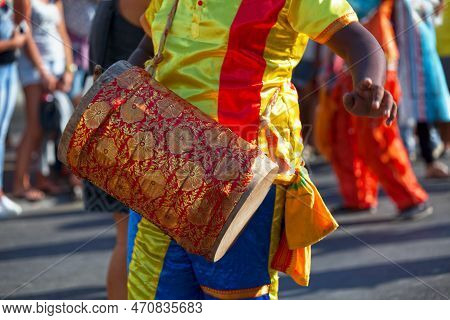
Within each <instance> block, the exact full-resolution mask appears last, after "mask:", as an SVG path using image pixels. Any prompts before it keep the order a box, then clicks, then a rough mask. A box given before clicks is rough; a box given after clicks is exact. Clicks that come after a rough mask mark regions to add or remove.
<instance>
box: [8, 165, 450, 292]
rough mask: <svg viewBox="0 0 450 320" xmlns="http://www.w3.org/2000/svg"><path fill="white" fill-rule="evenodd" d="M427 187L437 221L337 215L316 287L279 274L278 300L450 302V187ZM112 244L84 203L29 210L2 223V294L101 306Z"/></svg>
mask: <svg viewBox="0 0 450 320" xmlns="http://www.w3.org/2000/svg"><path fill="white" fill-rule="evenodd" d="M416 167H417V170H418V174H419V176H420V175H421V174H422V172H421V170H420V167H419V166H416ZM312 176H313V180H314V181H315V182H316V184H317V185H318V187H319V190H321V192H322V194H323V195H324V197H325V200H326V201H327V203H328V204H330V205H333V204H336V203H338V202H339V195H338V190H337V188H336V182H335V180H334V177H333V175H332V173H331V171H330V168H329V167H328V166H326V165H316V166H314V167H313V168H312ZM422 182H423V184H424V186H425V187H426V189H427V190H428V191H429V193H430V195H431V202H432V203H433V205H434V207H435V214H434V215H433V216H432V217H429V218H428V219H426V220H422V221H419V222H396V221H394V220H393V219H394V217H395V209H394V206H393V205H392V204H391V203H390V201H389V200H388V199H387V198H386V197H385V196H383V195H382V196H381V201H380V207H379V210H378V213H377V214H375V215H370V214H365V215H364V214H363V215H360V214H358V215H352V216H346V217H337V218H338V220H339V222H340V223H341V227H340V229H338V231H336V232H335V233H334V234H332V235H331V236H330V237H328V238H327V239H325V240H323V241H322V242H320V243H319V244H318V245H316V246H314V247H313V266H312V267H313V272H312V275H311V284H310V286H309V287H308V288H303V287H299V286H297V285H296V284H294V283H293V282H292V281H291V280H290V279H289V278H287V277H286V276H281V279H280V287H281V288H280V298H282V299H446V298H447V299H448V297H449V296H450V209H449V204H450V201H449V200H450V181H432V180H429V181H422ZM113 239H114V226H113V221H112V218H111V217H110V216H109V215H108V214H88V213H84V212H83V211H82V205H81V203H80V202H67V199H48V200H46V201H44V202H43V203H40V204H36V205H29V204H26V212H25V213H24V214H23V215H22V216H20V217H19V218H15V219H10V220H4V221H0V297H4V298H8V299H104V298H105V297H106V294H105V271H106V267H107V263H108V259H109V255H110V251H111V248H112V246H113Z"/></svg>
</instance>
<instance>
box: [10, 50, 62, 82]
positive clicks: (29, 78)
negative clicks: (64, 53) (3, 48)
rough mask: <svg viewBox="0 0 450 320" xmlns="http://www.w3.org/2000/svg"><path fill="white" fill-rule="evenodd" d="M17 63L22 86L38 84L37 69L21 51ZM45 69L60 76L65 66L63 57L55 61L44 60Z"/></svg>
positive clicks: (57, 76) (39, 78)
mask: <svg viewBox="0 0 450 320" xmlns="http://www.w3.org/2000/svg"><path fill="white" fill-rule="evenodd" d="M18 64H19V80H20V82H21V84H22V86H23V87H26V86H29V85H32V84H39V83H41V81H42V80H41V75H40V74H39V71H38V70H37V69H36V68H35V67H34V65H33V63H32V62H31V61H30V60H29V59H28V58H27V57H26V56H25V54H23V53H22V55H21V56H20V58H19V61H18ZM44 67H45V69H46V70H47V71H48V72H50V73H51V74H52V75H54V76H55V77H56V78H60V77H61V76H62V75H63V73H64V69H65V68H66V63H65V61H64V57H63V59H60V60H55V61H46V60H44Z"/></svg>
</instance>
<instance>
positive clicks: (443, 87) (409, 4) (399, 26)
mask: <svg viewBox="0 0 450 320" xmlns="http://www.w3.org/2000/svg"><path fill="white" fill-rule="evenodd" d="M441 6H442V2H441V1H439V0H415V1H409V0H408V1H407V0H398V1H395V15H394V25H395V32H396V36H397V37H396V38H397V41H398V45H399V51H400V61H399V75H400V82H401V87H402V100H401V102H400V106H399V123H400V125H401V128H402V131H403V133H402V136H403V139H404V140H405V141H410V140H411V138H410V136H411V134H412V130H408V124H409V123H411V121H414V122H415V123H416V124H417V135H418V137H419V145H420V153H421V157H422V158H423V160H424V161H425V164H426V177H427V178H448V177H450V174H449V170H448V167H447V165H445V164H444V163H443V162H440V161H438V160H437V159H436V157H435V156H434V155H433V150H434V146H433V139H432V137H433V135H432V133H433V131H432V129H433V128H432V127H433V126H434V125H437V127H438V128H439V133H440V138H441V140H442V141H443V143H444V145H448V144H449V142H450V141H449V140H450V136H449V134H448V133H449V131H448V129H449V126H450V94H449V90H448V87H447V84H446V81H445V75H444V71H443V68H442V64H441V61H440V60H439V56H438V54H437V49H436V34H435V29H434V18H435V15H436V11H437V10H439V8H441ZM447 32H448V31H447Z"/></svg>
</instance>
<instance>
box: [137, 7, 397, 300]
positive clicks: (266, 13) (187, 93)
mask: <svg viewBox="0 0 450 320" xmlns="http://www.w3.org/2000/svg"><path fill="white" fill-rule="evenodd" d="M173 4H174V0H152V2H151V4H150V6H149V7H148V9H147V11H146V13H145V14H144V16H143V17H142V18H141V22H142V25H143V27H144V30H145V31H146V36H145V37H144V39H143V40H142V42H141V44H140V45H139V47H138V48H137V50H136V51H135V52H134V54H133V55H132V56H131V57H130V62H131V63H133V64H135V65H139V66H143V65H144V63H145V61H146V60H148V58H149V57H150V56H151V55H152V52H153V46H154V48H155V52H157V50H158V45H159V43H160V38H161V35H162V33H163V31H164V26H165V25H166V22H167V19H168V16H169V12H170V10H171V8H172V6H173ZM308 39H312V40H314V41H316V42H318V43H321V44H325V45H327V46H328V47H329V48H331V49H332V50H333V51H334V52H335V53H336V54H338V55H340V56H341V57H342V58H344V59H345V61H346V62H347V65H350V66H353V68H352V69H351V72H352V77H353V83H354V91H352V92H349V93H348V94H347V95H346V96H345V98H344V104H345V106H346V108H347V110H348V111H349V112H351V113H352V114H354V115H357V116H370V117H385V118H386V122H387V124H390V123H391V122H392V121H393V119H394V118H395V114H396V106H395V104H394V103H393V99H392V96H391V94H390V93H389V92H387V91H385V90H384V88H383V83H384V76H385V74H386V67H385V65H386V62H385V57H384V54H383V51H382V49H381V48H380V46H379V44H378V43H377V41H376V40H375V39H374V38H373V37H372V35H371V34H370V33H369V32H368V31H367V30H366V29H364V28H363V27H362V26H361V25H360V24H359V23H358V22H357V17H356V15H355V13H354V12H353V10H352V8H351V7H350V5H349V4H348V3H347V2H346V1H344V0H259V1H254V0H230V1H224V2H220V4H219V3H218V2H216V1H209V0H198V1H195V2H191V1H189V2H188V1H180V3H179V5H178V8H177V11H176V14H175V17H174V20H173V26H172V28H171V29H170V32H169V33H168V36H167V43H166V46H165V49H164V58H163V61H162V62H161V63H160V64H159V65H158V67H157V69H156V73H155V78H156V80H158V81H159V82H161V83H162V84H163V85H165V86H167V87H168V88H169V89H171V90H172V91H174V92H175V93H176V94H178V95H179V96H181V97H182V98H183V99H186V100H187V101H189V102H190V103H192V104H193V105H194V106H196V107H198V108H199V109H200V110H202V111H203V112H204V113H206V114H208V115H209V116H210V117H211V118H213V119H215V120H217V121H219V122H220V123H222V124H224V125H226V126H229V127H230V128H232V130H234V131H235V132H236V133H237V134H239V135H241V137H243V138H244V139H246V140H247V141H249V142H252V143H255V144H258V146H259V147H260V148H261V149H262V150H263V151H264V152H265V153H266V154H268V155H271V157H272V160H273V161H275V162H277V163H278V165H279V167H280V172H279V175H278V177H277V179H276V181H275V182H276V187H275V186H274V187H273V188H272V190H271V191H270V192H269V194H268V196H267V197H266V199H265V201H264V202H263V204H262V205H261V206H260V208H259V209H258V210H257V212H256V213H255V215H254V216H253V218H252V219H251V220H250V222H249V224H248V225H247V227H246V228H245V230H244V231H243V233H242V234H241V236H240V237H239V238H238V240H237V241H236V242H235V243H234V245H233V246H232V247H231V248H230V250H229V251H228V252H227V253H226V254H225V256H224V257H223V258H222V259H221V260H219V261H218V262H216V263H211V262H208V261H206V260H205V259H204V258H202V257H200V256H195V255H191V254H188V253H187V252H186V251H185V250H184V249H183V248H181V247H180V246H179V245H178V244H177V243H176V242H175V241H173V240H172V239H170V238H169V237H168V236H166V235H165V234H164V233H162V232H161V231H160V230H159V229H158V228H157V227H155V226H154V225H153V224H151V223H150V222H149V221H147V220H145V219H141V218H140V217H139V216H138V215H137V214H134V213H132V215H131V216H130V229H129V247H130V248H129V254H130V257H131V263H130V264H129V279H128V289H129V298H130V299H211V298H212V299H276V298H277V295H278V275H277V270H281V271H284V272H286V273H288V274H289V275H290V276H291V277H292V278H293V279H294V280H295V281H296V282H297V283H298V284H300V285H308V281H309V266H310V246H311V245H312V244H313V243H315V242H317V241H319V240H320V239H321V238H323V237H324V236H325V235H327V234H328V233H330V232H331V231H333V230H334V229H335V228H336V227H337V224H336V222H335V221H334V219H333V218H332V217H331V216H330V214H329V211H328V209H327V208H326V206H325V204H324V203H323V201H322V199H321V197H320V195H319V193H318V192H317V189H316V188H315V187H314V185H313V184H312V182H311V180H310V179H309V177H308V173H307V171H306V170H305V168H304V163H303V161H302V158H301V154H302V149H303V145H302V140H301V137H300V130H301V123H300V121H299V105H298V98H297V93H296V91H295V89H294V88H293V86H291V85H290V82H291V74H292V69H293V67H295V65H297V64H298V62H299V61H300V59H301V56H302V54H303V52H304V50H305V47H306V44H307V42H308ZM343 147H345V146H343ZM275 269H276V270H275Z"/></svg>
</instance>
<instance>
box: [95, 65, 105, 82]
mask: <svg viewBox="0 0 450 320" xmlns="http://www.w3.org/2000/svg"><path fill="white" fill-rule="evenodd" d="M102 73H103V68H102V66H101V65H98V64H97V65H96V66H95V67H94V75H93V79H94V82H95V81H97V79H98V77H100V76H101V75H102Z"/></svg>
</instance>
